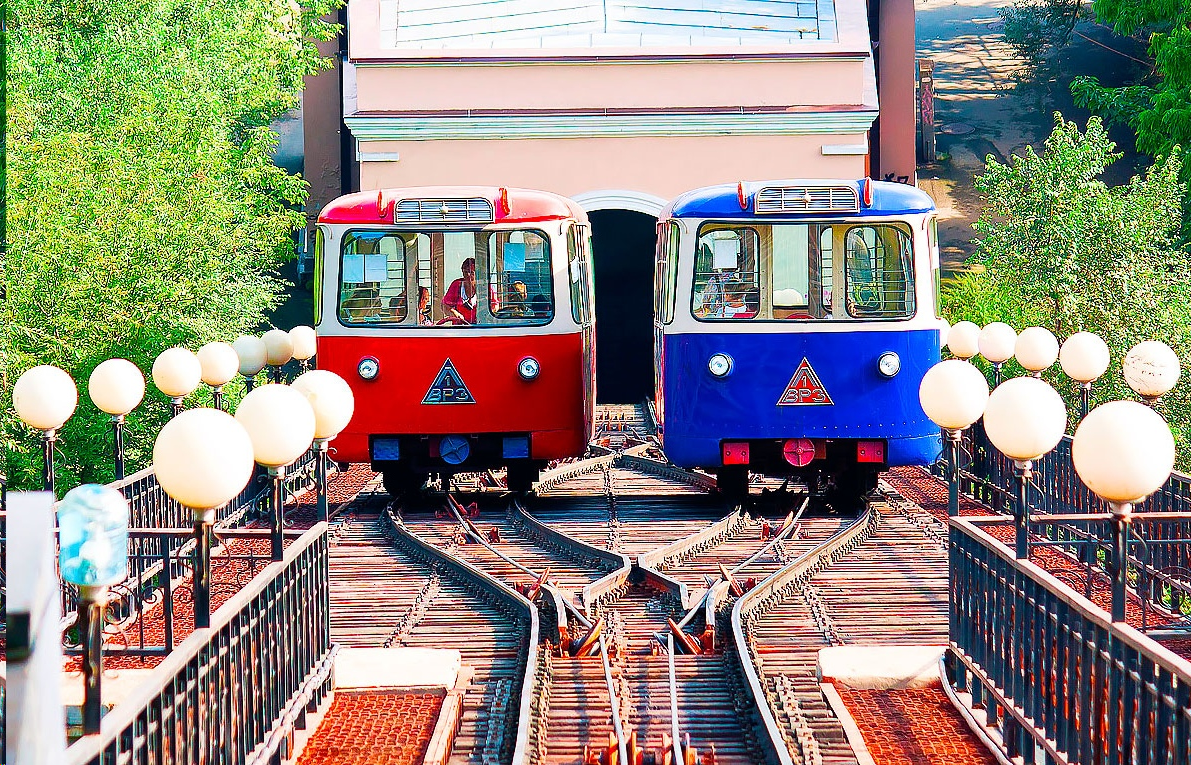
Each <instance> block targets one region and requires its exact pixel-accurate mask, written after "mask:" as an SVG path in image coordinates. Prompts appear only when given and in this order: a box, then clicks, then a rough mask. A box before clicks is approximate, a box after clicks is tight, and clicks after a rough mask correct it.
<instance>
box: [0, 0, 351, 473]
mask: <svg viewBox="0 0 1191 765" xmlns="http://www.w3.org/2000/svg"><path fill="white" fill-rule="evenodd" d="M336 5H337V2H335V0H251V1H249V0H122V2H119V3H109V2H106V1H105V0H10V2H9V3H8V13H9V17H8V22H9V38H8V48H7V56H8V58H7V87H8V98H9V101H8V151H9V155H8V178H7V180H8V200H7V201H8V229H7V237H6V244H7V251H8V256H9V260H8V263H7V266H8V268H7V274H6V285H7V298H8V299H7V301H6V303H5V305H4V307H3V311H4V315H3V322H2V324H3V326H2V327H0V350H2V352H3V354H4V359H3V361H4V362H5V368H6V372H7V376H8V379H7V380H6V381H5V384H4V385H3V386H0V387H2V390H3V395H2V397H0V398H2V400H0V406H3V410H4V415H3V421H2V422H0V428H2V431H0V432H2V434H3V435H2V436H0V437H2V438H3V441H4V445H5V447H6V451H8V452H9V455H8V457H9V460H8V469H9V479H10V482H11V484H12V485H14V486H15V487H29V486H37V485H38V484H39V480H38V478H37V476H38V475H39V474H40V470H41V459H40V457H39V456H38V452H37V443H36V440H35V438H34V437H33V434H31V433H30V432H29V430H28V429H27V428H26V427H25V426H24V425H23V424H21V423H20V422H19V421H17V420H16V419H15V416H14V415H13V413H12V408H11V390H12V384H13V382H15V379H16V377H17V376H18V375H19V374H20V373H21V372H23V371H24V370H25V369H27V368H29V367H31V366H34V365H36V364H43V363H49V364H56V365H58V366H61V367H63V368H64V369H66V370H67V371H68V372H69V373H70V374H71V376H72V377H73V378H74V379H75V381H76V383H77V384H78V387H79V393H80V402H79V407H78V410H77V411H76V414H75V416H74V417H73V418H72V419H71V421H70V422H68V423H67V426H66V427H65V428H64V432H63V441H62V445H61V447H60V448H61V451H60V454H59V474H60V475H62V477H63V481H62V483H63V484H64V485H65V486H67V487H69V486H72V485H74V484H75V483H78V482H80V481H102V480H108V479H110V469H109V468H105V467H104V466H106V465H108V464H109V463H110V459H109V457H108V456H107V455H108V453H109V451H110V446H109V438H110V436H109V433H108V418H107V416H106V415H103V414H102V413H100V412H98V411H97V410H96V408H95V407H94V406H93V405H92V404H91V403H90V401H89V400H88V398H87V393H86V385H87V378H88V376H89V375H90V373H91V370H92V369H94V367H95V366H96V365H97V364H99V363H100V362H101V361H103V360H105V359H108V358H112V357H116V356H122V357H124V358H128V359H130V360H131V361H133V362H134V363H135V364H137V365H138V366H139V367H140V368H141V369H142V370H144V371H146V373H147V372H148V370H149V369H150V368H151V365H152V361H153V359H154V358H155V357H156V356H157V354H158V353H160V352H161V351H162V350H164V349H165V348H168V347H170V346H173V345H187V346H189V347H192V348H194V347H197V345H199V344H201V343H203V342H207V341H210V340H214V339H223V340H230V339H232V338H233V337H235V335H236V334H238V333H240V332H242V331H246V330H248V329H250V328H253V327H256V326H258V325H259V324H260V323H261V322H262V319H263V316H264V314H265V312H266V311H267V310H268V309H270V308H271V307H273V306H274V305H276V303H277V302H278V297H279V294H280V291H281V288H282V286H283V285H282V283H281V282H280V281H279V280H278V279H277V278H276V277H275V270H276V267H277V265H278V264H279V263H280V261H281V260H283V259H284V258H286V257H290V256H292V246H291V238H290V237H291V232H292V230H293V228H294V227H295V226H296V225H297V226H300V225H302V224H303V218H302V216H301V214H300V213H299V212H297V207H298V206H299V205H300V204H301V203H302V202H303V201H304V199H305V195H306V183H305V181H303V180H302V179H301V178H299V177H297V176H291V175H288V174H287V173H286V172H285V171H283V170H282V169H280V168H278V167H276V166H275V165H274V164H273V163H272V161H271V159H270V155H271V152H272V151H273V149H274V147H275V145H276V140H277V137H276V135H275V134H274V132H273V131H272V130H271V129H270V128H269V124H270V123H271V122H273V121H274V120H275V119H276V118H277V117H278V116H280V115H281V114H282V113H284V112H285V111H287V110H288V109H291V108H293V107H294V106H296V105H297V104H298V99H299V96H300V91H301V87H302V82H303V79H302V78H303V77H304V76H305V75H307V74H311V73H313V72H315V71H316V70H317V69H319V68H320V67H321V66H322V62H321V61H320V59H319V57H318V52H317V49H316V48H315V45H314V40H316V39H326V38H328V37H329V36H330V35H331V34H333V33H334V27H333V26H331V25H329V24H326V23H325V22H323V21H322V20H321V17H322V16H324V15H325V14H326V13H327V12H328V11H330V10H331V9H332V8H333V7H335V6H336ZM148 387H149V392H148V393H147V395H146V401H145V403H144V404H142V407H141V408H140V409H138V410H137V411H136V412H134V413H133V415H132V416H131V417H130V418H129V420H130V429H131V430H130V435H129V437H128V439H127V442H128V446H129V451H130V457H131V465H130V467H136V466H137V465H141V464H145V463H146V462H147V461H148V456H149V454H148V452H149V451H150V449H151V441H152V439H151V434H155V433H156V431H157V430H158V429H159V428H160V426H161V424H163V422H164V418H165V417H166V415H167V411H168V402H167V400H166V399H165V397H164V396H163V395H162V394H160V393H159V392H158V391H156V389H154V388H153V386H152V383H151V382H150V384H149V386H148Z"/></svg>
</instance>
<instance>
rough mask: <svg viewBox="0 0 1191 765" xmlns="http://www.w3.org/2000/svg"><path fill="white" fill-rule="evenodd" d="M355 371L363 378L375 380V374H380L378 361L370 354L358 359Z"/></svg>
mask: <svg viewBox="0 0 1191 765" xmlns="http://www.w3.org/2000/svg"><path fill="white" fill-rule="evenodd" d="M356 371H357V372H359V373H360V377H363V378H364V379H365V380H375V379H376V376H377V375H378V374H380V362H379V361H377V360H376V359H374V358H372V357H371V356H365V357H364V358H362V359H360V363H359V364H358V365H357V366H356Z"/></svg>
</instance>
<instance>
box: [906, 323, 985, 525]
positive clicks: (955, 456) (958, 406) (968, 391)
mask: <svg viewBox="0 0 1191 765" xmlns="http://www.w3.org/2000/svg"><path fill="white" fill-rule="evenodd" d="M973 326H975V325H973ZM918 401H919V403H921V404H922V411H924V412H926V416H927V417H929V418H930V419H931V422H933V423H935V424H936V425H938V426H939V427H940V428H942V429H943V430H944V431H946V433H947V467H948V471H947V473H948V476H947V478H948V480H947V484H948V497H947V514H948V515H950V516H956V515H959V446H960V438H961V434H962V432H963V430H964V429H965V428H967V427H969V426H970V425H971V424H972V423H974V422H976V420H978V419H980V415H981V414H983V413H984V406H985V404H986V403H988V380H985V379H984V375H982V374H981V373H980V370H979V369H977V368H976V367H974V366H972V364H971V363H970V362H968V361H964V360H962V359H948V360H947V361H940V362H939V363H938V364H935V365H934V366H933V367H931V368H930V369H928V370H927V371H926V374H925V375H923V376H922V383H921V384H920V385H919V386H918Z"/></svg>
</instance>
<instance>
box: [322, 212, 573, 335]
mask: <svg viewBox="0 0 1191 765" xmlns="http://www.w3.org/2000/svg"><path fill="white" fill-rule="evenodd" d="M339 276H340V279H339V320H340V322H341V323H343V324H345V325H349V326H382V327H391V326H411V327H466V326H479V327H484V326H489V327H491V326H526V325H530V326H532V325H542V324H549V323H550V321H551V320H552V319H553V318H554V283H553V273H552V267H551V258H550V240H549V238H548V237H547V236H546V234H544V233H543V232H541V231H537V230H533V229H491V228H490V229H473V230H465V231H460V230H454V231H400V230H374V231H353V232H349V233H347V234H345V235H344V237H343V247H342V252H341V258H340V270H339Z"/></svg>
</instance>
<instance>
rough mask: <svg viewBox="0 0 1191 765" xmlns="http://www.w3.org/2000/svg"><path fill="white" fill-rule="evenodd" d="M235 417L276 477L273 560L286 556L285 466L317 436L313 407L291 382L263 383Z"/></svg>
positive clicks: (261, 458) (247, 398)
mask: <svg viewBox="0 0 1191 765" xmlns="http://www.w3.org/2000/svg"><path fill="white" fill-rule="evenodd" d="M236 420H237V421H239V422H240V424H242V425H243V426H244V428H245V430H247V431H248V435H249V437H250V438H251V439H252V451H253V455H254V456H255V458H256V461H257V462H258V463H259V464H261V465H263V466H264V467H266V468H268V470H269V475H270V476H271V477H272V479H273V495H272V502H271V504H272V513H271V516H272V535H271V536H272V552H273V560H275V561H279V560H281V559H282V558H283V555H284V538H283V534H284V527H285V503H284V499H283V497H282V489H283V485H282V484H283V481H284V478H285V469H286V467H288V466H289V465H292V464H293V463H294V461H295V460H297V459H298V458H299V457H301V456H302V454H303V453H304V452H305V451H306V450H307V449H309V448H310V444H311V442H312V441H313V439H314V427H315V419H314V409H313V408H311V406H310V402H309V401H307V400H306V396H305V395H304V394H303V393H302V392H301V391H298V390H295V389H294V388H292V387H290V386H288V385H278V384H276V383H271V384H268V385H262V386H260V387H259V388H257V389H256V390H254V391H252V392H251V393H249V394H248V395H246V396H245V397H244V398H243V400H241V401H240V405H239V406H238V407H236Z"/></svg>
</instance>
